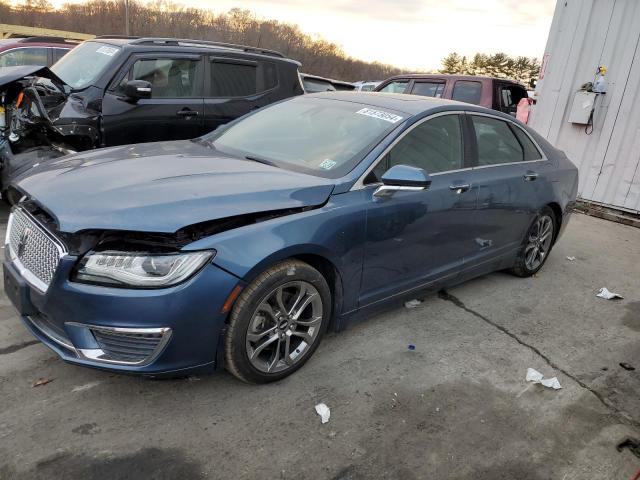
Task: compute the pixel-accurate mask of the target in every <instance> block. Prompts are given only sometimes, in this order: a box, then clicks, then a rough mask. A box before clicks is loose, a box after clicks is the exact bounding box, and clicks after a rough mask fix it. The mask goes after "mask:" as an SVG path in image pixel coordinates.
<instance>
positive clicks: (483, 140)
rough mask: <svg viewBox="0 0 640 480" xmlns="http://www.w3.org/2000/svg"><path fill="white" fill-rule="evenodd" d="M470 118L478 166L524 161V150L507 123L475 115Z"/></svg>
mask: <svg viewBox="0 0 640 480" xmlns="http://www.w3.org/2000/svg"><path fill="white" fill-rule="evenodd" d="M471 118H472V119H473V127H474V129H475V132H476V138H477V140H478V165H479V166H481V165H497V164H500V163H512V162H521V161H523V160H524V158H525V156H524V150H523V148H522V146H521V145H520V142H519V141H518V139H517V138H516V136H515V135H514V133H513V132H512V131H511V128H510V127H509V125H508V124H507V122H504V121H502V120H496V119H494V118H489V117H480V116H477V115H472V116H471Z"/></svg>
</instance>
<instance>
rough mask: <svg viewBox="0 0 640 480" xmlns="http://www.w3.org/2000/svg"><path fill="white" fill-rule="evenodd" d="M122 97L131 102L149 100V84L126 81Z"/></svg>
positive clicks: (142, 81) (139, 81) (138, 81)
mask: <svg viewBox="0 0 640 480" xmlns="http://www.w3.org/2000/svg"><path fill="white" fill-rule="evenodd" d="M124 95H125V97H127V99H128V100H130V101H133V102H137V101H138V100H140V99H143V98H151V84H150V83H149V82H146V81H144V80H131V81H128V82H127V83H125V84H124Z"/></svg>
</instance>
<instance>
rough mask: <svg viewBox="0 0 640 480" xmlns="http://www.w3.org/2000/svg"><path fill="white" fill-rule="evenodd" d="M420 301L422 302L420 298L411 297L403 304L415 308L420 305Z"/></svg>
mask: <svg viewBox="0 0 640 480" xmlns="http://www.w3.org/2000/svg"><path fill="white" fill-rule="evenodd" d="M421 303H422V301H421V300H418V299H413V300H409V301H408V302H404V306H405V307H406V308H416V307H418V306H420V304H421Z"/></svg>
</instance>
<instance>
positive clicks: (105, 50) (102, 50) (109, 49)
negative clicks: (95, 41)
mask: <svg viewBox="0 0 640 480" xmlns="http://www.w3.org/2000/svg"><path fill="white" fill-rule="evenodd" d="M96 53H102V54H103V55H108V56H110V57H113V56H114V55H115V54H116V53H118V49H117V48H113V47H100V48H99V49H97V50H96Z"/></svg>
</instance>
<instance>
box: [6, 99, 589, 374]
mask: <svg viewBox="0 0 640 480" xmlns="http://www.w3.org/2000/svg"><path fill="white" fill-rule="evenodd" d="M577 186H578V173H577V170H576V168H575V167H574V165H573V164H572V163H571V162H570V161H569V160H568V159H567V157H566V156H565V154H564V153H563V152H561V151H559V150H557V149H555V148H554V147H553V146H552V145H550V144H549V143H548V142H547V141H546V140H544V139H543V138H542V137H540V135H538V134H536V133H535V132H534V131H532V130H531V129H529V128H528V127H526V126H524V125H522V124H520V123H518V122H517V121H515V120H514V119H513V118H512V117H510V116H507V115H503V114H501V113H498V112H495V111H492V110H487V109H484V108H480V107H475V106H472V105H467V104H462V103H457V102H450V101H446V100H439V99H429V98H423V97H416V96H405V95H394V94H370V93H346V92H345V93H329V94H327V93H325V94H315V95H307V96H301V97H296V98H293V99H290V100H286V101H283V102H281V103H277V104H274V105H272V106H269V107H266V108H264V109H261V110H258V111H256V112H255V113H253V114H250V115H248V116H245V117H243V118H241V119H239V120H236V121H234V122H232V123H230V124H228V125H226V126H224V127H221V128H219V129H217V130H216V131H214V132H212V133H210V134H208V135H206V136H204V137H202V138H198V139H196V140H193V141H180V142H160V143H151V144H139V145H128V146H120V147H113V148H108V149H102V150H95V151H92V152H83V153H79V154H75V155H70V156H67V157H64V158H61V159H57V160H54V161H50V162H47V163H46V164H42V165H40V166H38V167H36V168H34V169H33V170H32V171H31V172H30V173H29V174H28V175H26V176H23V177H22V178H20V179H19V180H18V181H17V182H16V183H15V184H14V185H13V187H12V188H15V189H16V190H17V192H14V193H17V194H19V195H20V196H22V200H21V201H20V203H19V204H18V205H16V206H15V207H14V209H13V211H12V214H11V218H10V220H9V225H8V231H7V238H6V248H5V252H6V253H5V255H6V258H5V261H4V285H5V289H6V292H7V294H8V296H9V297H10V298H11V300H12V302H13V304H14V305H15V306H16V308H17V309H18V311H19V313H20V316H21V318H22V320H23V322H24V324H25V325H26V327H27V328H29V329H30V330H31V332H33V334H34V335H35V336H36V337H37V338H39V339H40V340H41V341H42V342H43V343H45V344H46V345H47V346H48V347H50V348H51V349H53V350H54V351H55V352H57V353H58V355H60V357H62V358H63V359H64V360H66V361H68V362H70V363H74V364H78V365H84V366H90V367H96V368H102V369H108V370H112V371H121V372H133V373H140V374H146V375H183V374H187V373H194V372H201V371H203V370H205V371H208V370H211V369H213V368H214V367H215V368H221V367H226V368H227V369H228V370H229V371H230V372H231V373H232V374H233V375H235V376H236V377H238V378H239V379H241V380H244V381H247V382H270V381H274V380H278V379H281V378H283V377H285V376H287V375H289V374H291V373H292V372H294V371H295V370H297V369H298V368H300V367H301V366H302V365H303V364H304V363H305V362H306V361H307V360H308V359H309V358H310V357H311V355H312V354H313V352H314V351H315V350H316V348H317V347H318V344H319V343H320V341H321V339H322V337H323V334H324V333H325V332H326V331H327V330H328V329H332V330H335V331H339V330H341V329H343V328H345V326H347V325H348V324H349V322H352V321H354V320H355V319H358V318H362V317H363V316H366V315H370V314H371V313H372V312H373V311H375V310H377V309H380V308H381V307H383V306H385V305H386V306H389V304H390V303H393V302H397V301H400V300H402V299H406V298H411V297H413V296H414V295H415V294H416V292H418V291H420V292H423V291H429V290H431V291H432V290H436V289H440V288H446V287H449V286H451V285H454V284H458V283H460V282H463V281H465V280H467V279H470V278H473V277H477V276H479V275H484V274H487V273H489V272H492V271H495V270H503V269H504V270H510V271H511V272H513V273H514V274H515V275H517V276H520V277H525V276H530V275H533V274H535V273H536V272H537V271H538V270H539V269H540V268H541V267H542V266H543V265H544V263H545V261H546V259H547V257H548V255H549V253H550V252H551V249H552V247H553V245H554V243H555V242H556V241H557V239H558V237H559V235H560V233H561V232H562V229H563V228H564V227H565V226H566V224H567V221H568V217H569V214H570V212H571V209H572V206H573V204H574V202H575V199H576V191H577Z"/></svg>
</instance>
